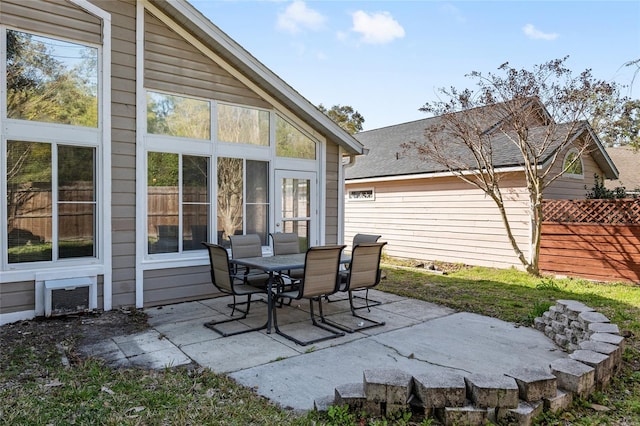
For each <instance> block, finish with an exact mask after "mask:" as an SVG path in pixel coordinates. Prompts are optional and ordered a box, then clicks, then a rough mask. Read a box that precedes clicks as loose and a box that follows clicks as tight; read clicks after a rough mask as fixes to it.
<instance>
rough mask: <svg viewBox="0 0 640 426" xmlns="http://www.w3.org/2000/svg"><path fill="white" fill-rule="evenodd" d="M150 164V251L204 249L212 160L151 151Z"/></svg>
mask: <svg viewBox="0 0 640 426" xmlns="http://www.w3.org/2000/svg"><path fill="white" fill-rule="evenodd" d="M147 163H148V167H147V214H148V219H147V227H148V229H147V232H148V251H149V253H150V254H154V253H177V252H180V251H189V250H199V249H202V246H201V245H200V242H202V241H208V240H209V238H208V236H209V231H208V224H209V209H210V207H209V206H210V201H209V188H208V182H209V159H208V158H207V157H201V156H190V155H180V154H171V153H164V152H149V153H148V157H147ZM181 218H182V219H181Z"/></svg>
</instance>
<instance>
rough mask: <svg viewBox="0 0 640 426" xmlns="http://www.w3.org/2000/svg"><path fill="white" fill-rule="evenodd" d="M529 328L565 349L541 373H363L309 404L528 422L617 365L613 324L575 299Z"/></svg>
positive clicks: (594, 385)
mask: <svg viewBox="0 0 640 426" xmlns="http://www.w3.org/2000/svg"><path fill="white" fill-rule="evenodd" d="M534 325H535V327H536V329H538V330H539V331H542V332H544V333H545V334H546V335H547V336H548V337H549V338H550V339H552V340H553V341H555V342H556V344H558V346H560V347H562V348H563V349H565V350H566V351H567V352H570V355H569V358H559V359H558V360H556V361H553V362H552V363H551V364H550V365H549V369H548V370H547V371H545V370H535V369H527V368H520V369H516V370H512V371H508V372H505V373H504V374H503V375H484V374H470V375H466V376H462V375H458V374H454V373H439V374H428V375H411V374H409V373H407V372H405V371H402V370H397V369H389V370H365V371H364V373H363V380H362V382H361V383H352V384H346V385H342V386H338V387H336V388H335V394H334V395H332V396H328V397H326V398H324V399H322V400H318V401H315V408H316V410H320V411H323V410H326V409H327V408H328V407H329V406H330V405H338V406H342V405H345V404H346V405H349V409H350V410H352V411H353V412H356V413H360V412H362V411H365V412H366V413H367V414H369V415H373V416H381V415H386V416H389V415H393V414H394V413H398V412H402V411H413V412H416V411H417V412H420V413H423V414H424V415H425V417H435V418H437V419H439V420H440V421H441V422H443V423H444V424H445V425H458V424H465V425H484V424H486V423H487V421H490V422H492V423H509V424H518V425H521V426H529V425H531V424H532V423H533V419H534V418H535V417H537V416H538V415H540V414H541V413H542V412H543V411H551V412H557V411H561V410H564V409H566V408H568V407H569V406H570V405H571V403H572V402H573V398H574V396H578V397H586V396H588V395H590V394H591V393H592V392H594V391H595V390H596V389H604V388H605V387H606V386H607V385H608V383H609V380H610V379H611V377H612V375H613V374H614V372H615V371H616V370H617V369H618V367H619V366H620V363H621V362H622V350H623V349H624V338H623V337H622V336H620V334H619V330H618V326H617V325H615V324H611V323H610V321H609V319H608V318H607V317H605V316H604V315H602V314H600V313H598V312H596V311H595V310H594V309H591V308H589V307H588V306H586V305H584V304H582V303H580V302H576V301H573V300H558V301H557V302H556V304H555V305H554V306H552V307H551V308H550V309H549V310H548V311H547V312H545V313H544V315H543V316H542V317H540V318H536V319H535V321H534Z"/></svg>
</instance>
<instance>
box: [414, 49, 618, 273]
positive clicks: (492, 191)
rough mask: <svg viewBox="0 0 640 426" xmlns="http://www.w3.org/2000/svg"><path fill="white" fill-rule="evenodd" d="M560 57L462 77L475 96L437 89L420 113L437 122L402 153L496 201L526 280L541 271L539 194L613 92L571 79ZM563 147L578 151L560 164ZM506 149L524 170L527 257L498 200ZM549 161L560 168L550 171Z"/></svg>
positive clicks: (589, 80)
mask: <svg viewBox="0 0 640 426" xmlns="http://www.w3.org/2000/svg"><path fill="white" fill-rule="evenodd" d="M567 59H568V57H564V58H562V59H556V60H551V61H549V62H546V63H543V64H541V65H536V66H534V67H533V69H532V70H525V69H515V68H513V67H511V66H510V65H509V63H505V64H503V65H501V66H500V67H498V72H497V73H492V72H490V73H488V74H483V73H480V72H475V71H474V72H472V73H470V74H468V75H467V77H470V78H471V79H472V80H474V81H475V83H476V90H475V91H473V90H469V89H465V90H458V89H456V88H453V87H452V88H449V89H445V88H442V89H439V93H440V96H439V100H438V101H434V102H429V103H426V104H425V105H424V106H423V107H422V108H420V110H421V111H423V112H426V113H430V114H432V115H434V116H436V117H437V118H436V119H434V120H433V122H434V123H435V124H433V125H432V126H430V127H428V128H426V129H425V131H424V139H423V140H416V141H411V142H409V143H405V144H403V149H404V151H405V152H406V153H409V152H411V151H413V153H416V152H417V154H418V156H419V157H420V158H421V159H422V160H424V161H431V162H435V163H436V164H438V165H439V166H440V167H442V168H443V170H447V171H449V172H450V173H452V174H453V175H455V176H457V177H458V178H460V179H462V180H463V181H465V182H467V183H469V184H471V185H473V186H475V187H477V188H479V189H480V190H482V191H483V192H484V193H485V194H486V195H487V196H488V197H490V198H491V199H492V200H493V201H494V202H495V204H496V206H497V208H498V210H499V211H500V215H501V218H502V223H503V225H504V228H505V230H506V233H507V236H508V239H509V241H510V243H511V246H512V247H513V250H514V251H515V253H516V255H517V257H518V259H519V260H520V262H521V263H522V265H523V266H524V268H525V269H526V271H527V272H529V273H530V274H533V275H539V274H540V271H539V253H540V238H541V229H542V201H543V197H544V190H545V188H547V187H548V186H549V185H550V184H551V183H552V182H553V181H555V180H556V179H558V178H559V177H560V176H562V174H563V173H565V172H567V171H569V172H570V171H571V169H572V168H573V167H575V165H576V163H577V162H578V161H580V160H579V159H580V156H581V155H582V154H583V153H585V152H587V151H588V150H589V149H590V148H589V144H587V140H588V137H584V135H585V133H586V134H591V135H594V134H595V133H594V132H593V130H592V129H591V127H590V126H589V124H587V123H586V122H585V121H583V120H585V119H587V118H588V117H590V116H591V115H592V114H593V112H594V111H595V110H596V108H598V107H599V106H600V105H601V104H602V102H603V101H605V100H607V101H609V100H611V98H612V96H614V95H615V94H616V93H617V88H616V86H615V85H614V84H612V83H609V82H605V81H600V80H597V79H595V78H594V77H593V76H592V74H591V70H588V69H587V70H585V71H584V72H582V73H581V74H579V75H577V76H574V75H573V74H572V72H571V70H570V69H569V68H567V67H566V61H567ZM569 147H571V148H573V149H577V155H573V157H572V160H570V161H564V160H565V157H564V155H565V154H566V152H567V149H568V148H569ZM506 150H510V151H512V152H513V151H515V152H516V156H517V158H518V159H519V160H518V163H519V164H515V166H519V167H520V168H522V170H524V176H525V179H526V188H527V191H528V199H529V203H528V204H529V216H530V221H531V226H530V230H531V235H530V241H531V250H530V254H529V255H528V256H527V255H526V254H525V252H524V251H523V248H522V247H520V246H519V244H518V242H517V240H516V238H515V237H514V233H513V230H512V228H511V224H510V222H509V217H508V214H507V210H506V208H505V197H508V196H510V195H509V194H508V193H507V189H506V188H503V187H502V186H501V179H502V178H503V177H505V173H504V170H501V169H500V162H499V159H500V156H501V155H503V154H504V152H505V151H506ZM563 161H564V164H563ZM556 163H559V166H556V167H554V165H556ZM496 164H498V165H496ZM502 166H504V164H502ZM512 166H513V165H512Z"/></svg>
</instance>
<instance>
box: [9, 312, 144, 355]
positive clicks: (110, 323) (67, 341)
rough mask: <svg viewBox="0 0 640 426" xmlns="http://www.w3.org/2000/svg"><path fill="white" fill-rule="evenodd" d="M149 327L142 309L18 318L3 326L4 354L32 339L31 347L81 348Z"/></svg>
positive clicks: (30, 341)
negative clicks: (26, 319) (28, 318)
mask: <svg viewBox="0 0 640 426" xmlns="http://www.w3.org/2000/svg"><path fill="white" fill-rule="evenodd" d="M148 327H149V325H148V324H147V316H146V314H144V313H143V312H142V311H138V310H124V309H116V310H113V311H108V312H91V313H85V314H81V315H67V316H63V317H53V318H37V319H34V320H29V321H18V322H15V323H12V324H6V325H4V326H2V327H0V353H5V352H6V351H4V350H3V349H4V348H10V347H12V346H15V345H17V344H23V343H26V342H28V343H29V344H30V345H31V346H41V347H43V348H45V347H51V346H52V345H54V346H55V345H63V346H66V347H79V346H81V345H87V344H91V343H95V342H98V341H101V340H104V339H107V338H109V337H113V336H119V335H125V334H133V333H137V332H139V331H142V330H145V329H147V328H148Z"/></svg>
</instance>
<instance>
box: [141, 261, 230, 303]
mask: <svg viewBox="0 0 640 426" xmlns="http://www.w3.org/2000/svg"><path fill="white" fill-rule="evenodd" d="M144 282H145V290H144V307H145V308H147V307H150V306H158V305H164V304H167V303H177V302H185V301H189V300H197V299H203V298H209V297H213V296H215V295H217V294H220V293H219V292H218V291H217V289H216V288H215V287H214V286H213V284H212V283H211V274H210V272H209V266H208V265H207V266H199V267H190V268H174V269H160V270H150V271H145V272H144Z"/></svg>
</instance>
